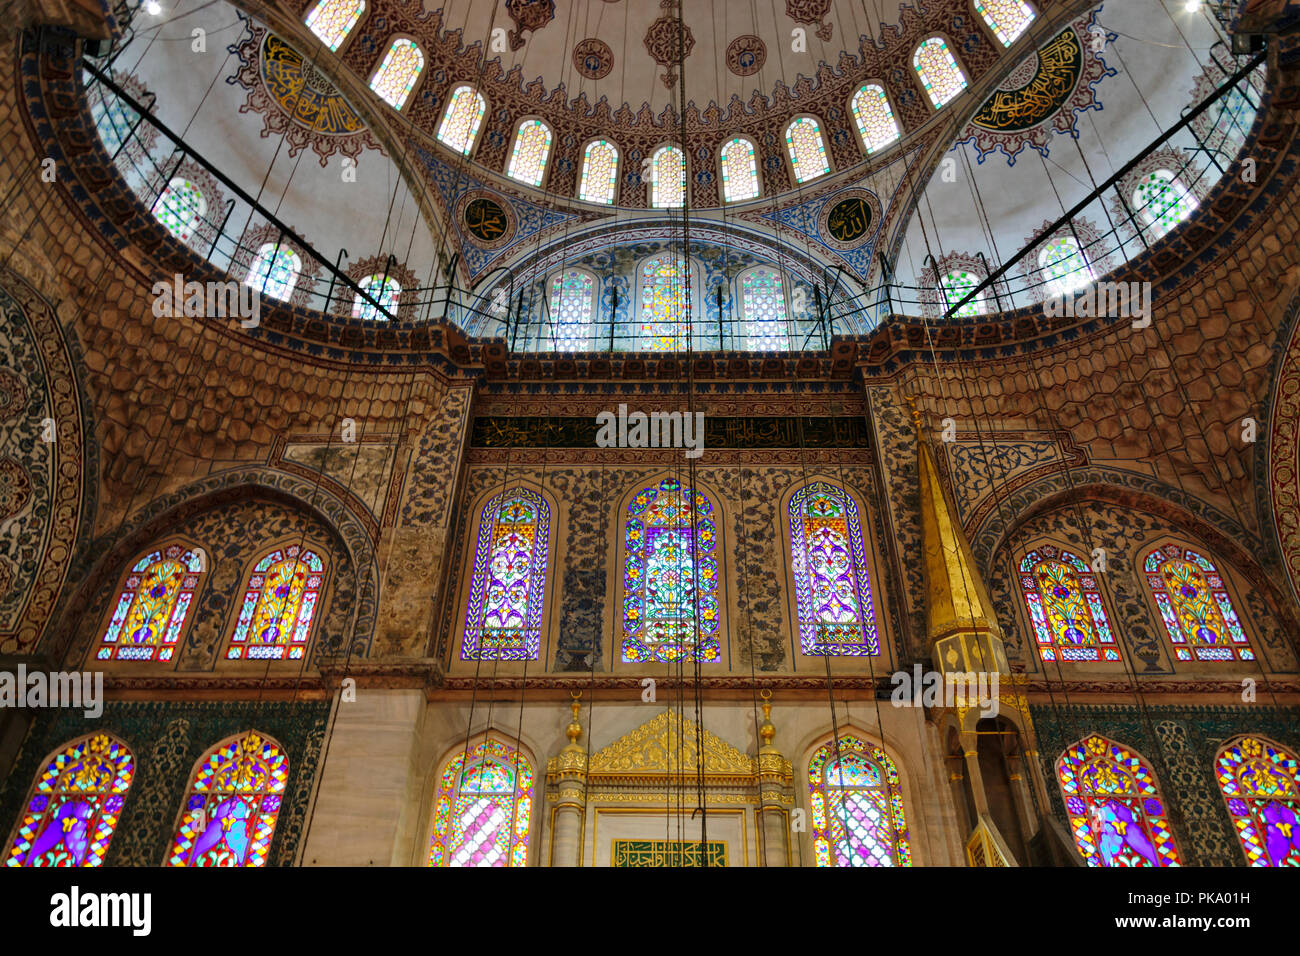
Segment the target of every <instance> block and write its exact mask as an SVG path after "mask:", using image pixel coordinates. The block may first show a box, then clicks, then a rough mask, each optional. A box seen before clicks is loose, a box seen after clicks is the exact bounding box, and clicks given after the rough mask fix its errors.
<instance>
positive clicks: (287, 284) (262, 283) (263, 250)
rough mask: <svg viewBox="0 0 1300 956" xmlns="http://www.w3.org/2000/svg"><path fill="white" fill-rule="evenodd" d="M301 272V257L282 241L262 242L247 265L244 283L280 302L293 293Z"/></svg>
mask: <svg viewBox="0 0 1300 956" xmlns="http://www.w3.org/2000/svg"><path fill="white" fill-rule="evenodd" d="M301 274H302V257H301V256H299V255H298V253H296V252H294V251H293V250H292V249H290V248H289V247H288V246H286V245H284V244H283V243H276V242H264V243H262V245H261V247H260V248H259V249H258V250H257V255H256V256H255V257H254V258H253V264H252V265H250V266H249V267H248V277H247V278H246V279H244V285H247V286H252V287H253V288H254V289H257V290H258V291H259V292H261V293H263V294H264V295H269V296H270V297H271V298H273V299H279V300H281V301H282V302H283V301H284V300H286V299H288V298H289V296H290V295H292V294H293V287H294V286H295V285H297V284H298V276H299V275H301Z"/></svg>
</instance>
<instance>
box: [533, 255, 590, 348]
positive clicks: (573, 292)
mask: <svg viewBox="0 0 1300 956" xmlns="http://www.w3.org/2000/svg"><path fill="white" fill-rule="evenodd" d="M548 298H549V301H550V306H551V324H552V326H553V328H554V342H555V350H556V351H557V352H585V351H587V350H588V349H590V348H591V344H592V342H591V338H592V333H593V331H594V330H593V329H592V320H593V317H594V312H595V301H596V277H595V276H593V275H592V274H591V273H590V272H586V271H584V270H582V269H565V270H564V271H563V272H559V273H556V274H555V275H553V276H551V281H550V286H549V289H548ZM543 338H545V333H543Z"/></svg>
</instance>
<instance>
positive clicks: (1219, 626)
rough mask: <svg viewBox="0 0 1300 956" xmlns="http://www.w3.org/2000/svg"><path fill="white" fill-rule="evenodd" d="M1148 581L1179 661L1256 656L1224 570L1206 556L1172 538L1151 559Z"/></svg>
mask: <svg viewBox="0 0 1300 956" xmlns="http://www.w3.org/2000/svg"><path fill="white" fill-rule="evenodd" d="M1145 570H1146V576H1147V583H1148V584H1149V585H1150V587H1151V594H1152V596H1153V597H1154V598H1155V602H1156V607H1158V608H1159V609H1160V617H1161V619H1163V620H1164V622H1165V630H1166V632H1168V634H1169V640H1170V642H1171V643H1172V644H1173V645H1174V656H1175V657H1176V658H1177V659H1178V660H1180V661H1191V660H1198V661H1231V660H1237V659H1240V660H1243V661H1253V660H1254V659H1255V652H1254V651H1253V650H1251V648H1250V640H1249V639H1248V638H1247V637H1246V631H1245V629H1244V628H1243V627H1242V626H1241V620H1240V619H1239V618H1238V617H1237V612H1236V610H1234V609H1233V606H1232V598H1230V597H1229V596H1228V589H1227V587H1226V585H1225V584H1224V580H1223V576H1222V575H1220V574H1219V571H1218V569H1217V568H1216V567H1215V566H1214V564H1213V563H1212V562H1211V561H1210V560H1209V559H1208V558H1206V557H1203V556H1202V555H1200V554H1197V553H1196V552H1195V551H1193V550H1192V549H1191V548H1180V547H1178V545H1175V544H1171V545H1167V546H1166V547H1163V548H1158V549H1157V550H1155V551H1152V552H1151V553H1150V554H1149V555H1148V556H1147V559H1146V565H1145Z"/></svg>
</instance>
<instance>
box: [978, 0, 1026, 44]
mask: <svg viewBox="0 0 1300 956" xmlns="http://www.w3.org/2000/svg"><path fill="white" fill-rule="evenodd" d="M975 9H976V11H978V13H979V15H980V16H982V17H983V18H984V22H985V23H987V24H988V25H989V29H990V30H992V31H993V33H994V34H995V35H996V36H997V38H998V39H999V40H1001V41H1002V45H1003V46H1011V44H1013V43H1015V42H1016V38H1017V37H1019V36H1020V34H1022V33H1024V32H1025V29H1026V28H1027V27H1028V26H1029V24H1031V23H1032V22H1033V20H1034V11H1033V8H1032V7H1030V6H1029V4H1027V3H1025V0H975Z"/></svg>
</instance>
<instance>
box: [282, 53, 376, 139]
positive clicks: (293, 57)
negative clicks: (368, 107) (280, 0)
mask: <svg viewBox="0 0 1300 956" xmlns="http://www.w3.org/2000/svg"><path fill="white" fill-rule="evenodd" d="M259 68H260V70H261V75H262V81H263V82H264V83H265V84H266V89H267V92H268V93H270V94H271V97H272V99H274V100H275V102H276V104H277V105H278V106H279V107H280V109H282V110H284V112H285V113H287V114H288V115H289V117H290V119H292V120H293V122H295V123H297V124H298V125H300V126H303V127H306V128H307V129H309V130H311V131H312V132H314V133H326V134H329V135H336V136H344V135H349V134H352V133H358V132H360V131H361V130H362V129H364V128H365V124H363V123H362V122H361V117H359V116H357V114H356V113H354V112H353V111H352V107H350V106H348V104H347V103H346V102H345V101H344V99H343V97H342V96H341V95H340V94H339V91H338V90H336V89H334V87H333V86H331V85H330V83H329V82H328V81H327V80H325V79H324V78H323V77H322V76H321V75H320V74H319V73H317V72H316V71H315V70H314V69H312V68H311V67H309V66H304V64H303V61H302V56H301V55H300V54H298V53H297V52H296V51H295V50H293V48H292V47H290V46H289V45H288V44H287V43H285V42H284V41H283V40H281V39H280V38H279V37H277V36H275V35H274V34H267V36H266V39H265V40H263V41H262V56H261V60H260V63H259Z"/></svg>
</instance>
